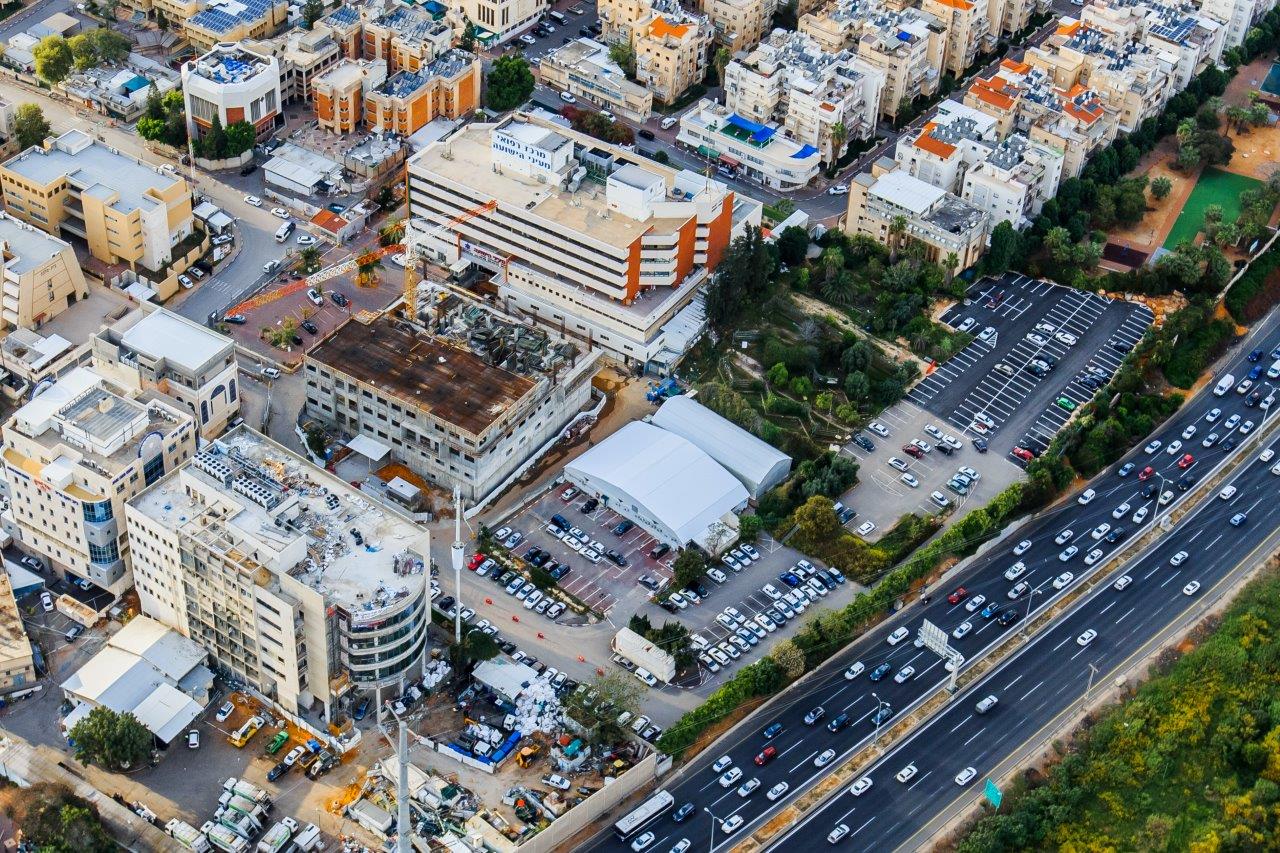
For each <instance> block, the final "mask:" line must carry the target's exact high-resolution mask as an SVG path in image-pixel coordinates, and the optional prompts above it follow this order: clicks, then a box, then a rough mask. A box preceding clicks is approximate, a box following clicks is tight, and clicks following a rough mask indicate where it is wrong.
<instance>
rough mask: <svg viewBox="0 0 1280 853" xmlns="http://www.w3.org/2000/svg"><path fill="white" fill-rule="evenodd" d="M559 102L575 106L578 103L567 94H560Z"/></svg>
mask: <svg viewBox="0 0 1280 853" xmlns="http://www.w3.org/2000/svg"><path fill="white" fill-rule="evenodd" d="M560 100H562V101H564V102H565V103H566V104H576V103H577V102H578V99H577V98H575V97H574V96H573V95H570V94H569V93H568V92H561V93H560Z"/></svg>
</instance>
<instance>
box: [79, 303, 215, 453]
mask: <svg viewBox="0 0 1280 853" xmlns="http://www.w3.org/2000/svg"><path fill="white" fill-rule="evenodd" d="M89 344H90V348H91V350H92V352H93V365H94V370H95V371H96V372H97V373H100V374H102V375H103V376H106V377H107V378H108V379H110V380H111V381H112V382H115V383H116V384H117V385H120V386H121V387H123V388H128V389H130V390H131V391H135V392H141V391H147V390H151V391H157V392H159V393H161V394H167V395H168V396H170V397H172V398H173V399H174V400H177V401H178V402H179V403H181V404H182V405H183V406H186V408H187V412H188V413H189V414H190V415H191V417H192V418H193V419H194V420H195V422H196V428H197V429H198V430H199V431H200V435H201V436H202V437H203V438H206V439H211V438H214V437H216V436H218V435H219V434H221V433H222V431H223V430H224V429H226V427H227V424H229V423H230V422H231V421H233V420H234V419H235V418H237V417H238V416H239V415H240V395H239V392H238V389H237V388H236V382H237V380H238V376H237V369H238V368H237V363H236V350H235V343H234V342H233V341H232V340H231V339H230V338H228V337H227V336H226V335H221V334H219V333H217V332H215V331H213V330H212V329H210V328H207V327H206V326H204V325H202V324H200V323H196V322H194V321H192V320H188V319H187V318H186V317H183V316H181V315H180V314H175V313H173V312H172V311H168V310H165V309H164V308H155V307H152V306H148V307H146V308H137V309H135V310H133V311H130V312H129V313H127V314H125V315H124V316H123V317H121V318H120V319H119V320H116V321H115V322H114V323H111V324H110V325H106V326H103V328H102V329H101V330H100V331H99V332H98V333H97V334H96V335H94V336H93V337H92V338H90V339H89Z"/></svg>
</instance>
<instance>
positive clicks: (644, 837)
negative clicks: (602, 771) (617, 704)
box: [521, 36, 657, 853]
mask: <svg viewBox="0 0 1280 853" xmlns="http://www.w3.org/2000/svg"><path fill="white" fill-rule="evenodd" d="M521 38H522V39H523V38H528V36H521ZM530 41H532V39H530ZM655 838H657V836H656V835H654V834H653V833H652V832H644V833H641V834H640V835H637V836H636V840H635V841H632V842H631V849H632V850H634V851H636V853H640V851H641V850H647V849H648V847H649V845H650V844H652V843H653V840H654V839H655Z"/></svg>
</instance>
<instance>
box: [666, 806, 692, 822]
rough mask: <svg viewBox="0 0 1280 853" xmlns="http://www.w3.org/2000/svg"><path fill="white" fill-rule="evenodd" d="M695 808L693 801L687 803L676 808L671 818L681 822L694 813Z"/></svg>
mask: <svg viewBox="0 0 1280 853" xmlns="http://www.w3.org/2000/svg"><path fill="white" fill-rule="evenodd" d="M693 810H694V805H693V803H685V804H684V805H683V806H681V807H680V808H678V809H676V812H675V814H673V815H672V816H671V819H672V820H674V821H675V822H676V823H681V822H683V821H684V819H685V818H687V817H688V816H689V815H691V814H693Z"/></svg>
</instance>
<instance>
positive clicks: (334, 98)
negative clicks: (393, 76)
mask: <svg viewBox="0 0 1280 853" xmlns="http://www.w3.org/2000/svg"><path fill="white" fill-rule="evenodd" d="M386 79H387V63H386V61H385V60H382V59H344V60H342V61H341V62H339V63H338V64H337V65H335V66H333V67H332V68H330V69H329V70H328V71H326V72H325V73H324V74H321V75H320V76H319V77H317V78H316V80H315V82H314V83H313V84H312V86H311V93H312V97H313V106H314V108H315V111H316V121H317V123H318V126H319V127H320V128H321V129H322V130H327V131H329V132H330V133H351V132H353V131H355V130H358V129H359V128H360V127H361V126H362V125H363V124H364V99H365V97H367V95H368V93H369V92H371V91H373V90H374V89H375V88H377V87H379V86H381V85H382V84H383V83H384V82H386Z"/></svg>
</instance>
